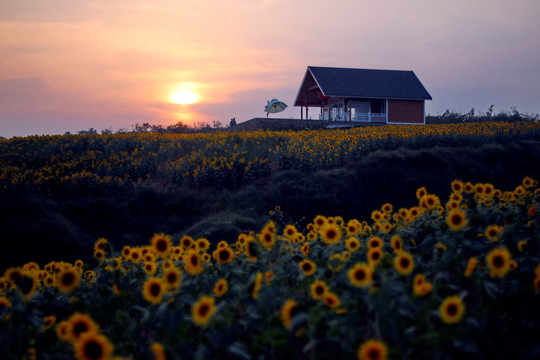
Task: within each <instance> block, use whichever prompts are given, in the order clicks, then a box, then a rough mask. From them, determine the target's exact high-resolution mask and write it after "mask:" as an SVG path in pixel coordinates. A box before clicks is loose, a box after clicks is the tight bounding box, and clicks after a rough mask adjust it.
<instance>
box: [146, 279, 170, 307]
mask: <svg viewBox="0 0 540 360" xmlns="http://www.w3.org/2000/svg"><path fill="white" fill-rule="evenodd" d="M142 293H143V297H144V299H145V300H146V301H148V302H149V303H152V304H159V303H160V302H161V300H162V299H163V295H164V294H165V284H164V283H163V279H161V278H158V277H150V278H148V279H147V280H146V281H145V282H144V283H143V286H142Z"/></svg>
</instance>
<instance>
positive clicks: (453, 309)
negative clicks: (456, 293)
mask: <svg viewBox="0 0 540 360" xmlns="http://www.w3.org/2000/svg"><path fill="white" fill-rule="evenodd" d="M446 312H447V313H448V315H450V316H456V314H457V312H458V307H457V305H456V304H450V305H448V307H447V308H446Z"/></svg>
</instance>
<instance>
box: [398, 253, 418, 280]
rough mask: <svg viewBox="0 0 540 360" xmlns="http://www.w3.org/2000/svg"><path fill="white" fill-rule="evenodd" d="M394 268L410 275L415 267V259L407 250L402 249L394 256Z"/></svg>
mask: <svg viewBox="0 0 540 360" xmlns="http://www.w3.org/2000/svg"><path fill="white" fill-rule="evenodd" d="M394 268H395V269H396V270H397V272H399V273H400V274H401V275H409V274H410V273H411V272H412V271H413V269H414V259H413V257H412V255H411V254H410V253H408V252H407V251H400V252H399V253H398V254H397V255H396V257H395V258H394Z"/></svg>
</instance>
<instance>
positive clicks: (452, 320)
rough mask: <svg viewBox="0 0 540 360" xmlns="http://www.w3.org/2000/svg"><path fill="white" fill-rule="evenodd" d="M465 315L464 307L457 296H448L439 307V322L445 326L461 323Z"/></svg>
mask: <svg viewBox="0 0 540 360" xmlns="http://www.w3.org/2000/svg"><path fill="white" fill-rule="evenodd" d="M464 314H465V305H464V304H463V301H462V300H461V298H460V297H459V296H456V295H454V296H449V297H447V298H446V299H444V301H443V302H442V304H441V306H440V307H439V315H440V316H441V320H442V321H443V322H444V323H446V324H456V323H458V322H460V321H461V319H462V318H463V315H464Z"/></svg>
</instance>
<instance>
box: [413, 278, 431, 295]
mask: <svg viewBox="0 0 540 360" xmlns="http://www.w3.org/2000/svg"><path fill="white" fill-rule="evenodd" d="M431 290H433V284H431V283H430V282H427V281H425V282H423V283H422V284H420V285H418V286H415V287H414V288H413V293H414V295H415V296H426V295H427V294H429V293H430V292H431Z"/></svg>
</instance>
